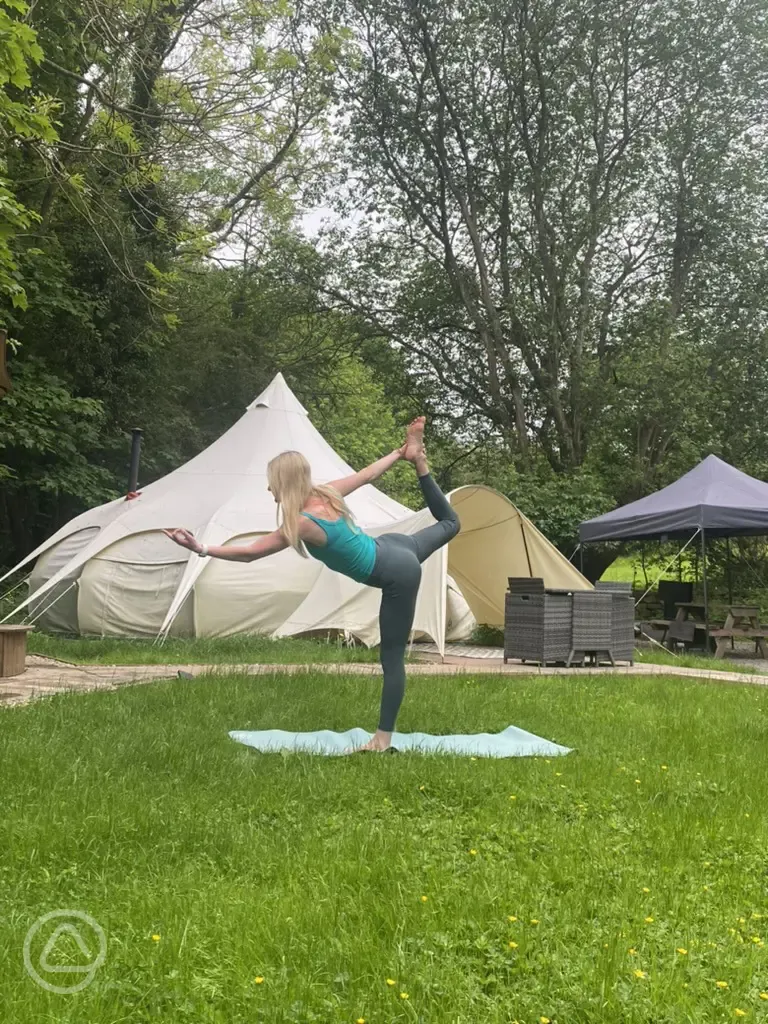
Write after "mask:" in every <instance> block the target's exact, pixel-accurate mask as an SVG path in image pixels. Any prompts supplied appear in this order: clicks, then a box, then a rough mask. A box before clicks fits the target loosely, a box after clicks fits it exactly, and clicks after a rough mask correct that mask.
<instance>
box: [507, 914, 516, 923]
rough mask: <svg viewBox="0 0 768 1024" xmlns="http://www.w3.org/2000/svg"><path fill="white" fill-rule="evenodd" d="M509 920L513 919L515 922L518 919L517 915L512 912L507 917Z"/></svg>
mask: <svg viewBox="0 0 768 1024" xmlns="http://www.w3.org/2000/svg"><path fill="white" fill-rule="evenodd" d="M507 920H508V921H512V922H514V921H516V920H517V918H516V917H515V915H514V914H510V915H509V917H508V918H507Z"/></svg>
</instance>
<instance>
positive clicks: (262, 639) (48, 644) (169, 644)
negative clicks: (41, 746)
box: [28, 632, 379, 665]
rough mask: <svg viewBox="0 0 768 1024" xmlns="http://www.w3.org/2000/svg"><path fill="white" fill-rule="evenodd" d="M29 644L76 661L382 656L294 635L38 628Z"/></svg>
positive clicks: (279, 661)
mask: <svg viewBox="0 0 768 1024" xmlns="http://www.w3.org/2000/svg"><path fill="white" fill-rule="evenodd" d="M28 649H29V653H30V654H41V655H44V656H45V657H46V658H57V659H59V660H60V661H69V662H74V663H75V664H78V665H191V664H195V665H221V664H226V663H230V664H232V665H247V664H257V663H265V664H270V665H284V664H296V663H298V664H308V665H312V664H319V663H320V662H323V663H327V662H340V661H352V662H371V661H378V660H379V652H378V650H377V649H372V650H369V649H368V648H367V647H364V646H362V644H360V645H357V646H355V647H345V646H343V645H342V644H340V643H336V642H329V643H324V642H323V641H320V640H305V639H298V638H293V637H286V638H285V639H280V640H272V639H271V638H270V637H268V636H257V635H250V634H239V635H237V636H230V637H219V638H214V639H206V638H201V639H188V640H184V639H179V638H176V637H170V638H169V639H168V640H166V641H164V642H163V643H155V642H154V641H153V640H131V639H126V638H123V637H81V636H78V637H67V636H61V635H54V634H50V633H38V632H34V633H30V634H29V641H28Z"/></svg>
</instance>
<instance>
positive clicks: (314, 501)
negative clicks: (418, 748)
mask: <svg viewBox="0 0 768 1024" xmlns="http://www.w3.org/2000/svg"><path fill="white" fill-rule="evenodd" d="M424 424H425V419H424V417H423V416H420V417H419V418H418V419H416V420H414V421H413V423H411V425H410V426H409V428H408V433H407V437H406V442H405V444H404V445H403V447H402V448H399V449H397V450H396V451H393V452H392V453H391V454H389V455H385V456H384V458H382V459H379V460H378V462H374V463H373V464H372V465H370V466H368V467H367V468H366V469H362V470H360V472H359V473H354V474H352V476H348V477H344V478H343V479H341V480H334V481H332V482H331V483H329V484H325V485H318V484H313V483H312V477H311V474H310V467H309V463H308V462H307V460H306V459H305V458H304V456H303V455H301V454H300V453H299V452H283V454H282V455H278V456H277V457H276V458H274V459H272V461H271V462H270V463H269V466H268V467H267V479H268V482H269V489H270V491H271V492H272V496H273V497H274V499H275V501H276V502H277V504H278V506H279V513H280V516H281V525H280V527H279V528H278V529H277V530H275V531H274V533H270V534H267V535H266V536H264V537H259V539H258V540H256V541H254V542H253V543H252V544H248V545H245V546H242V547H223V546H218V547H210V548H208V547H205V546H203V545H201V544H200V543H199V542H198V541H197V540H196V539H195V537H194V536H193V535H192V534H191V533H190V531H189V530H181V529H176V530H166V531H165V533H166V534H167V535H168V536H169V537H170V538H171V539H172V540H174V541H176V543H177V544H180V545H181V546H182V547H185V548H189V549H190V550H191V551H195V552H197V554H199V555H201V556H205V555H210V556H212V557H213V558H225V559H229V560H231V561H237V562H252V561H255V560H256V559H258V558H265V557H266V556H267V555H273V554H276V553H277V552H278V551H282V550H284V549H285V548H287V547H293V548H295V550H296V551H298V553H299V554H300V555H302V556H303V557H305V558H306V556H307V553H309V554H310V555H311V556H312V557H313V558H316V559H318V561H320V562H323V563H324V564H325V565H327V566H328V567H329V568H330V569H333V570H335V571H336V572H340V573H343V574H344V575H345V576H349V577H351V578H352V579H353V580H356V581H357V582H358V583H365V584H366V585H367V586H369V587H376V588H378V589H379V590H381V609H380V612H379V627H380V632H381V666H382V669H383V670H384V686H383V689H382V694H381V710H380V714H379V725H378V729H377V730H376V733H375V735H374V736H373V738H372V739H371V741H370V742H369V743H367V744H366V745H365V746H364V747H361V748H360V749H361V750H379V751H383V750H387V749H389V747H390V745H391V742H392V733H393V731H394V728H395V720H396V718H397V713H398V711H399V709H400V704H401V703H402V700H403V694H404V692H405V650H406V646H407V644H408V638H409V636H410V632H411V628H412V626H413V617H414V613H415V610H416V597H417V595H418V592H419V584H420V582H421V563H422V562H424V561H426V559H427V558H429V556H430V555H431V554H433V553H434V552H435V551H437V550H438V548H441V547H442V546H443V545H444V544H447V543H448V541H449V540H451V539H452V538H453V537H455V536H456V534H457V533H458V532H459V529H460V524H459V517H458V516H457V515H456V512H455V511H454V510H453V508H452V507H451V505H450V503H449V502H448V500H447V498H446V497H445V495H444V494H443V493H442V491H441V490H440V488H439V487H438V486H437V484H436V483H435V481H434V480H433V479H432V476H431V475H430V472H429V467H428V466H427V458H426V453H425V450H424ZM400 459H406V460H407V461H408V462H412V463H413V465H414V467H415V469H416V473H417V474H418V478H419V484H420V486H421V491H422V494H423V495H424V500H425V501H426V503H427V507H428V508H429V511H430V512H431V513H432V515H433V516H434V517H435V519H436V520H437V522H436V523H434V524H433V525H432V526H427V527H426V528H425V529H423V530H419V532H418V533H414V534H411V535H407V534H403V533H387V534H384V535H383V536H381V537H377V538H375V539H374V538H373V537H370V536H369V535H368V534H367V533H363V532H362V531H361V530H360V529H358V528H357V527H356V526H355V525H354V523H353V521H352V513H351V512H350V510H349V508H348V507H347V505H346V502H345V501H344V498H345V497H346V495H348V494H351V493H352V492H353V491H356V490H357V489H358V488H359V487H363V486H365V484H370V483H372V482H373V481H374V480H378V478H379V477H380V476H382V474H384V473H386V471H387V470H388V469H390V468H391V467H392V466H394V465H395V463H396V462H398V461H399V460H400Z"/></svg>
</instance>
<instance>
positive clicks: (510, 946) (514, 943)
mask: <svg viewBox="0 0 768 1024" xmlns="http://www.w3.org/2000/svg"><path fill="white" fill-rule="evenodd" d="M509 948H510V949H517V943H516V942H510V944H509Z"/></svg>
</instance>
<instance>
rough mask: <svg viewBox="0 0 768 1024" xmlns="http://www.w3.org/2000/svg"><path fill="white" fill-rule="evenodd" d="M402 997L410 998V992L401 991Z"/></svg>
mask: <svg viewBox="0 0 768 1024" xmlns="http://www.w3.org/2000/svg"><path fill="white" fill-rule="evenodd" d="M400 998H401V999H408V998H409V996H408V993H407V992H401V993H400Z"/></svg>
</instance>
